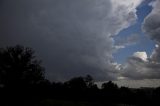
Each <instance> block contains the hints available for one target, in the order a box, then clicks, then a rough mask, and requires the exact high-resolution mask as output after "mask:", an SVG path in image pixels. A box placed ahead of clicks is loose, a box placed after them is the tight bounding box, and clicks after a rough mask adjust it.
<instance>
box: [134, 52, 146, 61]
mask: <svg viewBox="0 0 160 106" xmlns="http://www.w3.org/2000/svg"><path fill="white" fill-rule="evenodd" d="M133 56H134V57H137V58H140V59H142V60H143V61H147V59H148V56H147V53H146V52H145V51H143V52H135V53H134V54H133Z"/></svg>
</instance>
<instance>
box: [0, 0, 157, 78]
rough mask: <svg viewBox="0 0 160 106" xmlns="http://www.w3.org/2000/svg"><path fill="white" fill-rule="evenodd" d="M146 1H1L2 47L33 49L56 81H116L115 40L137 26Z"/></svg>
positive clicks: (47, 72) (49, 74) (49, 76)
mask: <svg viewBox="0 0 160 106" xmlns="http://www.w3.org/2000/svg"><path fill="white" fill-rule="evenodd" d="M142 1H143V0H1V3H0V23H1V24H0V35H1V36H0V39H1V40H0V46H1V47H2V46H6V45H9V46H10V45H16V44H22V45H24V46H29V47H32V48H33V49H34V50H35V51H36V53H37V55H38V57H40V59H42V60H43V65H44V66H45V67H46V77H47V78H48V79H50V80H61V81H63V80H66V79H69V78H71V77H75V76H80V75H85V74H90V75H92V76H93V77H94V78H95V79H97V80H109V79H110V80H112V79H116V77H117V76H116V74H117V72H115V63H114V60H113V56H112V54H113V52H114V51H115V50H116V49H117V48H116V47H115V46H114V39H113V36H115V35H116V34H118V33H119V32H120V31H121V30H123V29H125V28H128V27H129V26H131V25H133V24H134V23H135V21H136V19H137V15H136V7H138V6H139V5H140V3H141V2H142ZM157 21H158V20H157ZM158 22H159V21H158Z"/></svg>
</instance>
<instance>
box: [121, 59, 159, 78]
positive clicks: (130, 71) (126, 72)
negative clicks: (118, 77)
mask: <svg viewBox="0 0 160 106" xmlns="http://www.w3.org/2000/svg"><path fill="white" fill-rule="evenodd" d="M121 71H122V76H123V77H126V78H129V79H133V80H144V79H160V64H159V63H156V64H155V63H151V62H145V61H143V60H141V59H139V58H136V57H131V58H129V59H128V62H127V63H126V64H124V65H123V70H121Z"/></svg>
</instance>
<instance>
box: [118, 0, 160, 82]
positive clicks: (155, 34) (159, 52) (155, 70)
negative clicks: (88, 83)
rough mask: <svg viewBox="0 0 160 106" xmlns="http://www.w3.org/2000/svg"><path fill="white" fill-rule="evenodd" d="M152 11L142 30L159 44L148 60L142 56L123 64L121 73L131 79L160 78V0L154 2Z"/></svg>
mask: <svg viewBox="0 0 160 106" xmlns="http://www.w3.org/2000/svg"><path fill="white" fill-rule="evenodd" d="M152 7H153V9H152V11H151V13H150V14H149V15H148V16H147V17H146V18H145V19H144V22H143V25H142V30H143V31H144V32H145V34H146V35H148V36H149V37H150V38H151V39H152V40H154V41H155V42H156V43H157V44H156V47H155V49H154V50H153V52H152V54H151V56H150V57H148V61H143V60H142V59H140V57H139V58H138V57H134V56H132V57H131V58H129V59H128V61H127V62H126V63H125V64H123V65H122V70H121V73H122V74H121V75H122V76H123V77H126V78H129V79H136V80H137V79H141V80H143V79H160V46H159V44H160V36H159V34H160V0H155V1H154V3H152Z"/></svg>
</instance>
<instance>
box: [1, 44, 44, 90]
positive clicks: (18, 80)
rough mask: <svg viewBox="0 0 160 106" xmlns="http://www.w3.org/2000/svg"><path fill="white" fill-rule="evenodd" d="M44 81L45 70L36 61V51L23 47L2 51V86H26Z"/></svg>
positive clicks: (8, 48)
mask: <svg viewBox="0 0 160 106" xmlns="http://www.w3.org/2000/svg"><path fill="white" fill-rule="evenodd" d="M43 79H44V68H43V67H41V65H40V61H39V60H36V59H35V56H34V51H33V50H32V49H31V48H24V47H23V46H19V45H17V46H14V47H7V48H1V49H0V85H1V86H4V87H7V86H10V87H11V86H22V85H23V86H24V85H33V84H38V83H40V82H41V81H42V80H43Z"/></svg>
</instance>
